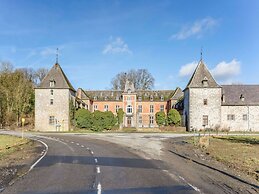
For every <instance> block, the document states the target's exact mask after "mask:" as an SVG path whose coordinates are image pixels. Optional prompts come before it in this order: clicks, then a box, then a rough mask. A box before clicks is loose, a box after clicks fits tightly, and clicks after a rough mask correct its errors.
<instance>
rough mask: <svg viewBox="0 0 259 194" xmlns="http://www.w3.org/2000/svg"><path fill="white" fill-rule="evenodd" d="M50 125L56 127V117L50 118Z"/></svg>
mask: <svg viewBox="0 0 259 194" xmlns="http://www.w3.org/2000/svg"><path fill="white" fill-rule="evenodd" d="M49 124H50V125H54V124H55V117H54V116H49Z"/></svg>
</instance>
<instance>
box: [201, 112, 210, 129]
mask: <svg viewBox="0 0 259 194" xmlns="http://www.w3.org/2000/svg"><path fill="white" fill-rule="evenodd" d="M208 123H209V117H208V115H203V117H202V125H203V126H207V125H208Z"/></svg>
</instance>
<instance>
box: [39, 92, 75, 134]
mask: <svg viewBox="0 0 259 194" xmlns="http://www.w3.org/2000/svg"><path fill="white" fill-rule="evenodd" d="M71 96H72V94H71V93H70V91H69V89H53V95H51V89H35V130H37V131H68V130H69V125H70V121H69V100H70V98H71ZM50 99H53V105H51V104H50ZM50 116H54V117H55V123H54V124H53V125H50V124H49V117H50ZM59 125H60V127H58V126H59Z"/></svg>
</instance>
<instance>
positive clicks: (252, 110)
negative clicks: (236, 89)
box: [221, 106, 259, 131]
mask: <svg viewBox="0 0 259 194" xmlns="http://www.w3.org/2000/svg"><path fill="white" fill-rule="evenodd" d="M228 115H234V120H228ZM243 115H247V120H246V119H244V118H243ZM221 129H229V130H230V131H259V106H222V107H221Z"/></svg>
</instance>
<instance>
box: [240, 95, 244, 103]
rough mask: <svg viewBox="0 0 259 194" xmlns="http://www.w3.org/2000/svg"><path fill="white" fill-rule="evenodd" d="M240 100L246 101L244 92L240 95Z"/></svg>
mask: <svg viewBox="0 0 259 194" xmlns="http://www.w3.org/2000/svg"><path fill="white" fill-rule="evenodd" d="M240 100H241V101H242V102H244V101H245V97H244V95H243V94H241V95H240Z"/></svg>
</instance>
